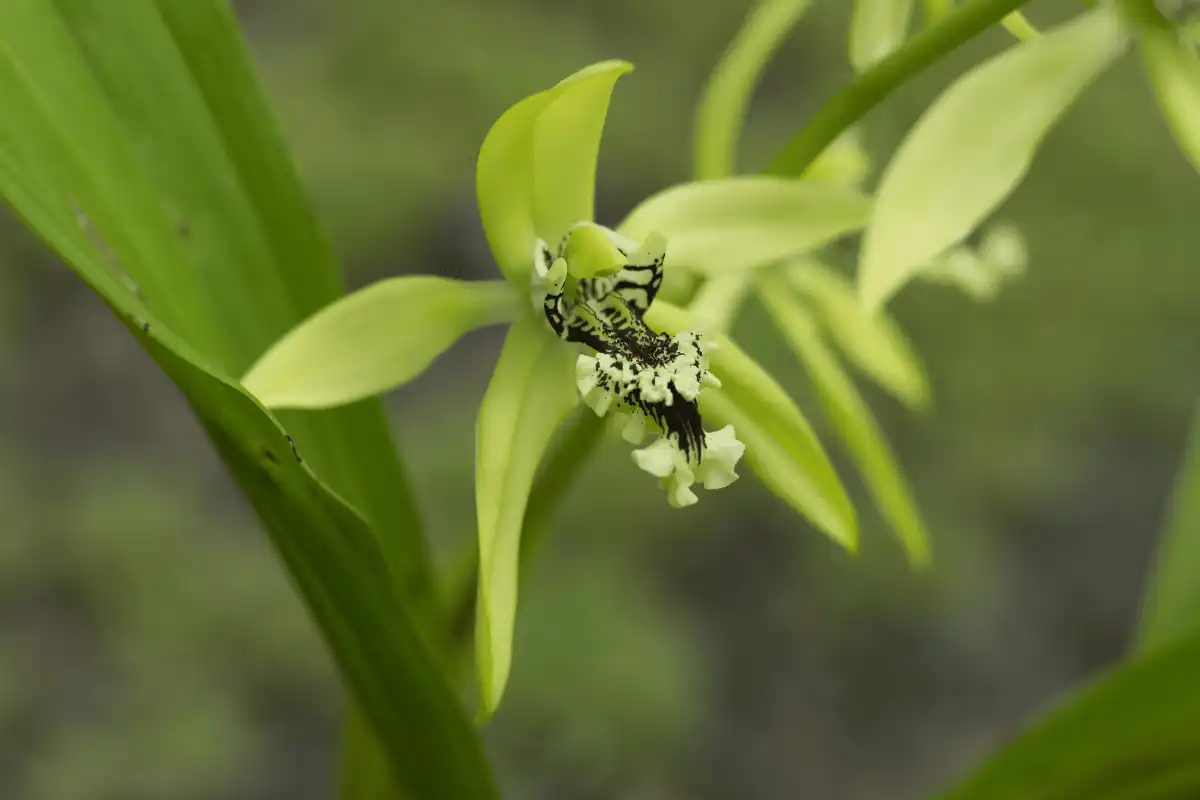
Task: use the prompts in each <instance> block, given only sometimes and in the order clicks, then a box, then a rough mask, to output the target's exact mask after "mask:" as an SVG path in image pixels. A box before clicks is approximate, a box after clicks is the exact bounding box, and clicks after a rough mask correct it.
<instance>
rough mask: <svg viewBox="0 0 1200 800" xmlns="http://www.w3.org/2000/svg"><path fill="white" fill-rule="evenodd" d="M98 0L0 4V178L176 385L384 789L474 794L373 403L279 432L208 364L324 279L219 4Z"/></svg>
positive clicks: (409, 529) (474, 769) (479, 786)
mask: <svg viewBox="0 0 1200 800" xmlns="http://www.w3.org/2000/svg"><path fill="white" fill-rule="evenodd" d="M110 5H111V4H109V3H106V2H101V0H62V2H59V3H57V4H54V3H50V2H22V3H9V4H4V5H2V6H0V92H2V93H3V96H4V98H5V102H4V103H3V104H0V141H3V142H4V147H3V148H0V194H2V195H3V197H4V199H5V200H6V201H7V203H8V204H9V205H11V206H12V207H13V209H14V210H15V211H16V212H17V214H18V215H20V216H21V217H22V218H23V219H24V220H25V221H26V223H27V224H28V225H29V226H30V227H31V228H32V229H33V230H34V231H35V232H36V233H38V235H40V236H41V237H42V238H43V239H44V240H46V242H47V243H48V244H50V246H51V247H53V248H54V249H55V250H56V251H57V252H58V253H59V255H60V256H62V257H63V259H64V260H65V261H66V262H67V263H68V264H70V266H71V267H72V268H73V269H75V270H76V271H77V272H78V273H79V274H80V275H81V277H83V278H84V279H85V280H86V281H87V282H88V283H89V284H90V285H91V286H92V287H93V288H94V289H95V290H96V291H97V292H98V293H99V294H100V295H101V296H102V297H103V298H104V300H105V302H106V303H108V304H109V306H110V307H112V308H113V310H114V312H116V313H118V314H119V315H120V317H121V319H122V320H123V321H125V323H126V324H127V325H129V326H130V328H131V329H132V330H133V331H134V332H135V335H137V336H138V337H139V339H140V341H141V342H142V344H143V346H145V347H146V349H147V350H148V352H149V353H150V354H151V356H152V357H153V358H154V359H155V361H156V362H157V363H158V364H159V365H160V366H161V367H162V368H163V369H164V371H165V372H166V373H167V374H168V375H169V376H170V377H171V378H172V380H174V381H175V383H176V384H177V385H178V386H179V387H180V389H181V390H182V391H183V392H184V394H185V396H186V397H187V398H188V401H189V403H190V404H191V405H192V407H193V409H194V410H195V412H196V414H197V416H198V417H199V418H200V420H201V421H202V423H203V424H204V426H205V428H206V430H207V431H208V433H209V435H210V437H211V438H212V439H213V441H214V443H215V444H216V446H217V448H218V450H219V451H220V453H221V455H222V457H223V458H224V459H225V461H226V463H227V464H228V466H229V468H230V470H231V472H232V473H233V475H234V477H235V478H236V479H237V481H238V483H239V485H240V486H241V487H242V489H243V491H244V493H245V494H246V496H247V498H248V499H249V500H250V502H251V503H252V505H253V506H254V508H255V509H256V511H257V512H258V514H259V516H260V517H261V518H262V520H263V522H264V525H265V526H266V528H267V530H268V532H269V533H270V535H271V537H272V539H273V541H274V543H275V546H276V547H277V549H278V550H279V551H280V553H281V555H282V556H283V558H284V561H285V563H286V565H287V566H288V568H289V572H290V573H291V575H292V579H293V581H294V582H295V584H296V586H297V589H298V590H299V591H300V593H301V595H302V597H303V598H304V600H305V601H306V603H307V605H308V608H309V610H310V611H311V613H312V614H313V616H314V617H315V619H316V620H317V622H318V624H319V626H320V628H321V631H322V632H323V634H324V635H325V637H326V639H327V640H328V641H329V643H330V646H331V648H332V650H333V654H334V657H335V659H336V661H337V662H338V664H339V665H340V667H341V669H342V672H343V674H344V676H345V678H346V681H347V684H348V686H349V687H350V689H351V691H352V693H353V695H354V697H355V699H356V700H357V701H358V702H360V703H361V705H362V707H363V708H364V709H365V710H366V711H367V713H368V714H369V717H370V720H371V722H372V724H373V725H374V727H375V729H376V731H377V732H378V733H379V734H380V736H381V740H382V741H383V743H384V744H385V745H386V748H387V752H388V754H389V757H390V758H391V759H392V761H393V763H394V764H395V765H396V766H397V772H398V774H399V776H400V778H401V780H402V781H403V783H404V785H405V786H406V787H408V788H410V789H412V790H413V791H414V793H415V794H418V795H423V796H430V795H441V796H456V797H457V796H465V797H490V796H493V795H494V792H493V789H492V787H491V780H490V777H489V775H488V771H487V767H486V764H485V762H484V760H483V755H482V750H481V747H480V744H479V741H478V738H477V736H475V734H474V732H473V731H472V729H471V727H470V725H469V723H468V721H467V720H466V718H465V716H464V715H463V714H462V711H461V709H460V708H459V707H458V705H457V701H456V699H455V697H454V695H453V693H452V691H451V690H450V687H449V686H447V685H446V684H445V681H444V680H443V679H442V677H441V674H440V672H439V671H438V669H437V667H436V664H435V661H434V659H433V656H432V655H431V654H430V652H429V651H428V649H427V647H426V645H425V644H424V642H423V641H422V639H423V637H422V636H421V635H420V634H419V633H418V631H417V625H418V620H416V619H414V618H413V616H412V614H419V613H420V612H421V610H422V600H421V598H422V596H423V595H424V592H425V589H424V588H423V587H426V586H427V585H428V575H427V573H426V572H425V571H424V567H425V562H424V550H423V542H422V540H421V538H420V535H419V528H418V526H417V524H416V518H415V514H414V512H413V509H412V506H411V503H410V502H409V497H408V491H407V486H406V483H405V481H404V476H403V473H402V471H401V469H400V466H399V463H398V462H397V461H396V459H395V456H394V453H393V451H392V446H391V442H390V439H389V436H388V432H387V427H386V423H385V421H384V418H383V416H382V412H381V410H380V409H379V408H378V406H377V405H376V404H359V405H357V406H354V407H352V408H348V409H345V410H344V411H339V412H337V413H323V414H319V415H317V414H310V415H298V414H297V415H290V416H289V417H288V418H287V419H286V422H287V430H288V434H290V437H289V436H288V435H286V434H285V433H284V432H283V429H281V428H280V426H279V424H278V422H276V420H275V419H274V418H272V417H271V416H270V415H269V414H267V413H266V412H265V411H264V410H263V409H262V408H261V407H259V406H258V405H257V404H256V403H255V401H254V399H253V398H251V397H250V396H249V395H247V394H246V393H245V392H244V391H242V390H241V389H240V388H239V387H238V386H237V384H236V383H235V382H234V381H233V380H232V379H231V378H230V377H229V376H231V375H236V374H240V373H241V371H242V370H244V369H245V367H246V366H247V365H248V364H249V363H250V362H251V361H252V360H253V358H254V357H255V356H257V355H258V353H259V352H261V350H262V349H263V348H265V347H266V346H267V344H269V343H270V342H271V341H272V340H273V339H275V338H276V337H277V336H278V335H280V334H281V333H282V332H284V331H286V330H287V329H288V328H289V327H291V326H292V325H294V324H295V323H296V322H298V321H299V320H300V319H302V318H303V317H304V316H306V315H307V314H309V313H312V312H313V311H315V310H316V309H317V308H320V307H321V306H322V305H324V304H326V303H328V302H329V301H330V300H331V299H333V297H335V296H336V295H337V294H338V293H339V292H340V281H339V277H338V275H337V270H336V268H335V266H334V264H333V261H332V259H331V258H330V256H329V250H328V247H327V245H326V243H325V242H324V240H323V238H322V237H321V235H320V233H319V231H318V230H317V228H316V226H315V223H314V220H313V218H312V214H311V211H310V209H309V208H308V205H307V202H306V200H305V199H304V197H303V194H302V193H301V192H300V190H299V186H298V183H297V181H296V178H295V175H294V174H293V172H292V168H291V165H290V164H289V163H288V161H287V158H286V156H285V155H284V154H283V152H282V150H281V148H280V145H279V141H278V137H277V136H276V134H275V132H274V130H273V129H272V127H271V124H270V121H269V119H268V118H267V113H266V111H265V109H264V108H263V106H262V100H261V95H260V93H259V91H258V88H257V84H256V82H255V80H254V78H253V75H252V73H251V71H250V68H249V61H248V58H247V56H246V53H245V52H244V48H243V47H242V44H241V41H240V39H239V37H238V33H237V28H236V25H235V23H234V21H233V18H232V15H231V13H230V11H229V9H228V8H227V7H226V6H224V5H223V4H220V3H215V2H207V1H205V0H189V1H188V2H166V1H165V0H164V2H163V3H162V4H161V6H157V7H156V6H155V5H154V4H152V3H151V2H148V0H130V1H129V2H126V3H122V4H121V9H120V13H114V10H113V9H112V8H111V7H110ZM148 65H152V68H148ZM293 442H294V443H295V444H296V446H297V447H298V452H299V453H300V454H302V455H303V456H304V458H305V463H304V464H301V463H298V461H297V460H296V458H295V456H293V453H292V443H293ZM310 466H311V468H312V469H315V470H317V471H318V472H319V474H320V475H321V476H322V478H324V479H326V480H328V481H329V482H330V483H332V484H334V488H333V489H330V488H329V486H328V485H327V484H326V482H325V480H322V478H318V477H317V475H316V474H314V473H313V472H311V471H310V470H309V467H310ZM343 496H344V497H346V498H348V499H350V500H351V501H352V502H355V503H358V504H360V505H361V507H362V508H363V509H364V510H366V511H367V513H368V514H369V516H370V518H371V519H372V520H373V522H374V527H375V530H374V531H372V529H371V527H368V524H367V523H366V522H365V521H364V519H363V518H362V516H360V515H359V514H358V513H357V512H356V511H355V510H354V509H352V508H351V507H349V506H348V505H346V503H345V502H344V501H343V500H342V499H340V498H341V497H343ZM376 534H379V539H380V540H385V541H387V542H388V547H389V549H388V554H389V559H388V560H386V561H385V560H384V559H383V557H382V554H381V552H380V550H379V544H378V543H377V538H376ZM389 566H390V568H391V569H390V573H389V569H388V568H389ZM397 587H400V588H402V590H403V591H404V598H405V604H402V603H401V602H400V598H399V597H398V596H397V592H396V590H397ZM410 612H411V613H410Z"/></svg>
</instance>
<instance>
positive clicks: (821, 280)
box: [786, 259, 930, 410]
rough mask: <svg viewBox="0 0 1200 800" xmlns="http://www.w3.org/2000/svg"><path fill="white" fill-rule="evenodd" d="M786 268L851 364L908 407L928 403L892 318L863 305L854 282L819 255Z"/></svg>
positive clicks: (916, 364) (922, 379) (913, 358)
mask: <svg viewBox="0 0 1200 800" xmlns="http://www.w3.org/2000/svg"><path fill="white" fill-rule="evenodd" d="M786 274H787V277H788V279H789V280H790V282H791V284H792V286H794V287H795V289H796V290H797V291H799V292H800V294H801V295H802V296H803V297H805V298H807V299H808V300H809V301H810V302H811V304H812V306H813V308H814V309H815V310H816V312H817V314H818V316H819V317H820V320H821V322H822V323H823V324H824V328H825V330H827V331H828V332H829V334H830V336H831V337H832V338H833V341H834V342H835V343H836V344H837V345H838V347H839V348H840V349H841V350H842V352H843V353H845V354H846V357H847V358H849V359H850V360H851V361H853V362H854V364H855V366H857V367H858V368H859V369H861V370H862V371H863V372H864V373H865V374H866V375H867V376H869V377H870V378H871V379H872V380H874V381H875V382H876V383H878V384H879V385H880V386H882V387H883V388H884V389H885V390H887V391H888V392H889V393H891V394H892V395H893V396H895V397H896V398H897V399H898V400H900V401H901V402H903V403H904V404H905V405H907V406H908V407H910V408H913V409H918V410H919V409H924V408H926V407H928V405H929V395H930V392H929V381H928V379H927V378H926V376H925V370H924V368H923V367H922V366H921V360H920V359H919V358H918V357H917V354H916V352H915V351H914V350H913V349H912V346H911V345H910V344H909V343H908V339H907V338H906V337H905V336H904V333H903V331H901V330H900V326H899V325H897V324H896V323H895V321H894V320H892V319H891V318H890V317H888V316H887V315H886V314H884V313H883V312H882V311H880V312H876V313H874V314H872V313H870V312H869V311H867V310H866V308H864V307H863V305H862V301H860V300H859V298H858V293H857V291H856V290H855V288H854V285H853V284H852V283H851V282H850V281H849V280H848V279H846V278H845V277H844V276H842V275H841V274H840V273H838V272H835V271H834V270H833V269H831V268H829V267H827V266H825V265H824V264H822V263H820V262H819V261H814V260H811V259H806V260H804V261H801V262H799V263H796V264H791V265H788V267H787V269H786Z"/></svg>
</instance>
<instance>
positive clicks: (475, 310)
mask: <svg viewBox="0 0 1200 800" xmlns="http://www.w3.org/2000/svg"><path fill="white" fill-rule="evenodd" d="M518 303H519V298H518V297H517V295H516V294H515V293H514V292H513V290H512V287H510V286H508V285H507V284H505V283H504V282H503V281H476V282H468V281H457V280H450V279H448V278H438V277H434V276H430V275H413V276H405V277H400V278H391V279H388V280H383V281H379V282H378V283H374V284H372V285H370V286H367V287H366V288H364V289H360V290H359V291H357V292H355V293H353V294H350V295H347V296H346V297H343V298H342V299H340V300H338V301H336V302H334V303H331V304H330V305H328V306H326V307H325V308H323V309H321V310H320V311H318V312H317V313H316V314H314V315H313V316H311V317H309V318H308V319H307V320H305V321H304V322H302V323H300V324H299V325H298V326H296V327H295V328H293V329H292V330H291V331H289V332H288V333H287V334H285V335H284V336H283V338H281V339H280V340H279V341H277V342H276V343H275V344H274V345H272V347H271V349H269V350H268V351H267V352H266V353H264V354H263V356H262V357H261V358H259V360H258V362H257V363H255V364H254V366H252V367H251V368H250V370H249V371H248V372H247V373H246V376H245V377H244V378H243V379H242V384H243V385H244V386H245V387H246V389H247V390H248V391H249V392H250V393H251V394H253V395H254V396H255V397H257V398H258V400H259V402H261V403H262V404H263V405H264V406H267V407H268V408H328V407H330V406H338V405H344V404H346V403H351V402H354V401H356V400H361V399H363V398H364V397H370V396H372V395H376V394H379V393H381V392H385V391H387V390H389V389H393V388H395V387H397V386H400V385H402V384H404V383H406V382H407V381H410V380H412V379H413V378H415V377H416V376H417V375H419V374H420V373H421V372H422V371H423V370H424V369H425V368H426V367H427V366H429V364H430V362H432V361H433V360H434V359H435V358H437V357H438V356H439V355H441V353H442V352H443V351H444V350H446V348H448V347H450V345H452V344H454V343H455V342H456V341H458V339H459V337H460V336H462V335H463V334H464V333H467V332H468V331H471V330H474V329H475V328H479V327H483V326H485V325H494V324H496V323H499V322H504V321H507V320H510V319H512V318H513V316H514V314H515V313H516V312H517V306H518Z"/></svg>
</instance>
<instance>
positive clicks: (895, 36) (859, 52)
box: [850, 0, 913, 72]
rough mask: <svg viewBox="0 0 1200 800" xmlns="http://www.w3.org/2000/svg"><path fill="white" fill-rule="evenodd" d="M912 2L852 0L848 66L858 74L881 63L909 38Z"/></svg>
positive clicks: (905, 0)
mask: <svg viewBox="0 0 1200 800" xmlns="http://www.w3.org/2000/svg"><path fill="white" fill-rule="evenodd" d="M912 10H913V0H855V3H854V12H853V13H852V14H851V15H850V64H851V65H852V66H853V67H854V69H855V70H856V71H858V72H863V71H864V70H866V69H867V68H868V67H871V66H874V64H875V63H876V62H877V61H882V60H883V59H884V58H885V57H886V56H888V55H890V54H891V52H892V51H893V50H895V49H896V48H897V47H899V46H900V44H901V43H902V42H903V41H904V39H905V37H907V36H908V26H909V24H910V22H911V21H912Z"/></svg>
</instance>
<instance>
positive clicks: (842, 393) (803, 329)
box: [759, 278, 929, 566]
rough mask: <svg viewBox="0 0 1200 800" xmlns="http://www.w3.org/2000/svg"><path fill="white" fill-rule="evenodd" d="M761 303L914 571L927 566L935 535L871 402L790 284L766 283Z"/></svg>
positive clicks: (766, 281)
mask: <svg viewBox="0 0 1200 800" xmlns="http://www.w3.org/2000/svg"><path fill="white" fill-rule="evenodd" d="M759 297H761V298H762V301H763V304H764V305H765V306H766V308H767V311H768V312H769V313H770V315H771V318H772V319H773V320H774V321H775V325H776V327H778V328H779V329H780V331H782V332H783V335H784V338H785V339H786V340H787V342H788V344H790V345H791V347H792V350H794V351H795V352H796V355H797V356H799V357H800V360H801V361H802V362H803V364H804V366H805V369H806V370H807V371H808V374H809V377H810V378H811V379H812V382H813V385H814V386H816V388H817V392H818V394H820V396H821V400H822V402H823V403H824V404H825V413H826V414H827V415H828V417H829V419H830V420H831V421H832V422H833V426H834V428H835V429H836V430H837V432H838V435H839V436H841V437H842V440H843V441H844V442H845V443H846V446H847V447H848V448H849V449H850V452H851V453H852V454H853V455H854V460H855V461H856V462H857V463H858V468H859V469H860V470H861V471H862V474H863V478H864V479H865V480H866V483H867V487H868V488H869V489H870V490H871V494H872V495H873V496H874V498H875V503H876V505H877V506H879V510H880V511H881V512H882V514H883V516H884V518H885V519H886V520H887V521H888V523H889V524H890V525H891V527H892V530H893V531H895V533H896V537H897V538H898V539H899V540H900V543H901V545H903V547H904V551H905V553H907V555H908V558H909V561H910V562H911V563H912V564H913V565H914V566H925V565H927V564H928V563H929V534H928V533H927V532H926V530H925V523H924V521H923V520H922V519H921V512H920V511H919V510H918V509H917V504H916V501H914V500H913V497H912V490H911V489H909V487H908V482H907V481H906V480H905V478H904V472H903V471H902V470H901V469H900V467H899V466H898V465H897V464H896V457H895V456H894V455H893V454H892V451H891V448H890V447H888V444H887V441H886V440H885V439H884V438H883V432H882V431H880V430H879V425H878V423H876V422H875V418H874V417H873V416H872V414H871V409H870V408H869V407H868V406H867V403H866V401H864V400H863V398H862V396H861V395H859V393H858V391H857V390H856V389H855V388H854V382H853V381H852V380H850V376H848V375H847V374H846V373H845V371H844V370H843V369H842V367H841V365H840V364H839V363H838V361H837V359H836V358H835V357H834V355H833V353H831V352H830V351H829V348H828V347H826V345H825V342H824V341H822V339H821V335H820V333H818V331H817V328H816V325H814V324H813V321H812V320H811V319H810V318H809V315H808V313H807V310H806V309H805V308H804V307H803V306H802V305H801V304H800V302H799V301H798V300H797V299H796V298H795V297H794V296H793V295H792V292H791V290H790V288H789V287H788V285H787V283H786V282H785V281H784V280H782V279H781V278H773V279H768V280H763V281H762V282H761V283H760V285H759Z"/></svg>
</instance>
